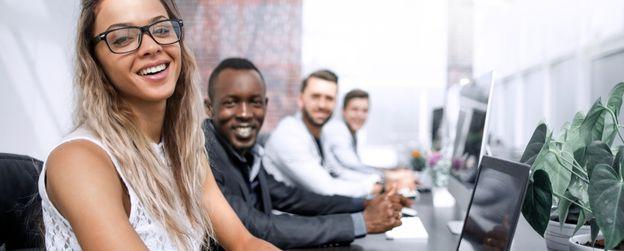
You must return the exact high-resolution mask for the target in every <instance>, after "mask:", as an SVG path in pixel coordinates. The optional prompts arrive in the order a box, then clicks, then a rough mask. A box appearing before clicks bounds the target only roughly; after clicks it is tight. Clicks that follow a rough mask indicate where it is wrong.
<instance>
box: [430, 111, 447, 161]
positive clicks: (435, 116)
mask: <svg viewBox="0 0 624 251" xmlns="http://www.w3.org/2000/svg"><path fill="white" fill-rule="evenodd" d="M443 116H444V108H442V107H438V108H435V109H433V112H432V114H431V148H432V149H433V150H435V151H439V150H440V148H441V147H442V135H441V133H440V132H441V129H442V117H443Z"/></svg>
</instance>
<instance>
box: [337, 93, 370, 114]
mask: <svg viewBox="0 0 624 251" xmlns="http://www.w3.org/2000/svg"><path fill="white" fill-rule="evenodd" d="M355 98H365V99H368V92H366V91H364V90H362V89H353V90H350V91H349V92H347V94H345V96H344V100H343V101H342V109H343V110H344V109H347V105H348V104H349V102H350V101H351V100H352V99H355Z"/></svg>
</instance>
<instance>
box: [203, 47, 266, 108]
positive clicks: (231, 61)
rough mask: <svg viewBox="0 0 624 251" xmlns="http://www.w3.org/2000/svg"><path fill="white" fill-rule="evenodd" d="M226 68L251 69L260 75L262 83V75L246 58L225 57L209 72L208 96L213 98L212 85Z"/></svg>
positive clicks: (213, 85)
mask: <svg viewBox="0 0 624 251" xmlns="http://www.w3.org/2000/svg"><path fill="white" fill-rule="evenodd" d="M226 69H234V70H253V71H256V72H257V73H258V75H260V79H262V83H263V84H264V76H262V73H261V72H260V70H258V68H257V67H256V66H255V65H254V64H253V63H252V62H251V61H249V59H246V58H226V59H224V60H223V61H221V63H219V65H217V67H216V68H215V69H214V70H213V71H212V73H211V74H210V78H209V79H208V98H210V100H211V101H212V100H213V97H214V87H215V84H216V82H217V78H218V77H219V74H221V72H222V71H224V70H226Z"/></svg>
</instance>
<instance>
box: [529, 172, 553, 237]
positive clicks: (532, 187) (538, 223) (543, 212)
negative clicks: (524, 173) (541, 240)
mask: <svg viewBox="0 0 624 251" xmlns="http://www.w3.org/2000/svg"><path fill="white" fill-rule="evenodd" d="M551 206H552V190H551V186H550V180H549V179H548V175H547V174H546V172H545V171H544V170H536V171H535V172H533V181H529V186H528V188H527V192H526V196H525V197H524V203H523V204H522V215H524V218H525V219H526V220H527V222H529V224H530V225H531V227H533V229H534V230H535V231H536V232H537V233H538V234H540V235H541V236H544V232H545V231H546V227H547V226H548V220H549V218H550V207H551Z"/></svg>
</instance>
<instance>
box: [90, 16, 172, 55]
mask: <svg viewBox="0 0 624 251" xmlns="http://www.w3.org/2000/svg"><path fill="white" fill-rule="evenodd" d="M171 21H173V22H176V23H178V24H179V25H180V36H179V37H178V40H176V41H175V42H171V43H160V42H158V40H157V39H155V38H154V36H152V32H151V31H150V28H151V27H152V26H154V25H156V24H159V23H162V22H171ZM182 27H184V22H183V21H182V19H176V18H171V19H163V20H159V21H156V22H153V23H151V24H148V25H145V26H126V27H119V28H116V29H112V30H107V31H105V32H102V33H100V34H98V35H96V36H95V37H94V38H93V45H94V46H95V45H96V44H97V43H99V42H100V41H104V42H105V43H106V47H108V50H110V51H111V52H112V53H115V54H126V53H130V52H133V51H136V50H138V49H139V48H141V43H143V34H147V35H148V36H150V37H151V38H152V40H154V42H156V43H157V44H159V45H170V44H175V43H177V42H180V40H182V37H183V36H184V32H183V28H182ZM128 28H137V29H139V31H140V34H139V45H138V46H137V48H136V49H133V50H129V51H125V52H115V51H113V49H112V48H111V47H110V44H108V40H107V39H106V36H107V35H108V34H109V33H111V32H113V31H117V30H123V29H128Z"/></svg>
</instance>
